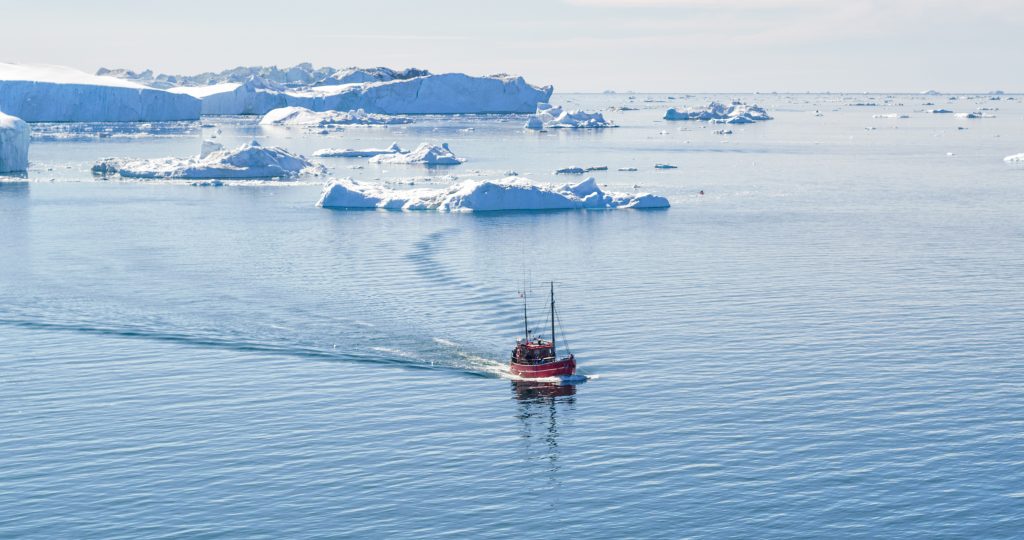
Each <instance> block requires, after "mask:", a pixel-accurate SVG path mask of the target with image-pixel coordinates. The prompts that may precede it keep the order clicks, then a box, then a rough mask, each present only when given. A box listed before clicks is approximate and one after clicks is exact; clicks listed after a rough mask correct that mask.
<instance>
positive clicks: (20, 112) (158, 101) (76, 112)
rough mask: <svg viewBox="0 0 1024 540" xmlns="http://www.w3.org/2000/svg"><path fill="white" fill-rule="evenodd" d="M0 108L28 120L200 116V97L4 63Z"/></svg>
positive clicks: (54, 68) (63, 70)
mask: <svg viewBox="0 0 1024 540" xmlns="http://www.w3.org/2000/svg"><path fill="white" fill-rule="evenodd" d="M0 110H2V111H4V112H5V113H7V114H11V115H14V116H16V117H18V118H21V119H22V120H24V121H26V122H149V121H170V120H197V119H199V114H200V110H201V104H200V101H199V100H198V99H196V98H194V97H192V96H188V95H183V94H175V93H171V92H165V91H163V90H157V89H154V88H149V87H146V86H143V85H141V84H138V83H134V82H131V81H126V80H123V79H118V78H115V77H100V76H96V75H89V74H87V73H84V72H81V71H78V70H75V69H71V68H68V67H62V66H50V65H31V64H6V63H0Z"/></svg>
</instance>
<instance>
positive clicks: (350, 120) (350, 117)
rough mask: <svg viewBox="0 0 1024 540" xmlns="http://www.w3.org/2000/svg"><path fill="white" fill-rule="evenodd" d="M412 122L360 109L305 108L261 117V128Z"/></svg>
mask: <svg viewBox="0 0 1024 540" xmlns="http://www.w3.org/2000/svg"><path fill="white" fill-rule="evenodd" d="M410 122H412V120H410V119H408V118H404V117H401V116H387V115H383V114H370V113H367V112H366V111H364V110H362V109H357V110H354V111H348V112H341V111H324V112H316V111H311V110H309V109H307V108H305V107H282V108H280V109H274V110H272V111H270V112H268V113H267V114H265V115H263V118H262V119H261V120H260V125H261V126H306V127H329V126H338V125H366V126H379V125H388V124H408V123H410Z"/></svg>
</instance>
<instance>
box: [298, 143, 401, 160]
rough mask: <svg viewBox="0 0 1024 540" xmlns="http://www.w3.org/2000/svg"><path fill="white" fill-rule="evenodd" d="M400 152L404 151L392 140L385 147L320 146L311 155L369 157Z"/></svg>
mask: <svg viewBox="0 0 1024 540" xmlns="http://www.w3.org/2000/svg"><path fill="white" fill-rule="evenodd" d="M402 153H404V151H403V150H402V149H401V148H400V147H399V146H398V143H396V142H393V143H391V146H389V147H387V148H360V149H353V148H345V149H341V148H322V149H320V150H317V151H316V152H313V155H314V156H316V157H341V158H369V157H374V156H379V155H382V154H402Z"/></svg>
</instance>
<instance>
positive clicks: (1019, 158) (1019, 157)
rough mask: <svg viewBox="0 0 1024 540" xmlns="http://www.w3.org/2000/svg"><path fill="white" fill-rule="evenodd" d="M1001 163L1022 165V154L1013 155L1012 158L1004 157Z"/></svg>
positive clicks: (1023, 155)
mask: <svg viewBox="0 0 1024 540" xmlns="http://www.w3.org/2000/svg"><path fill="white" fill-rule="evenodd" d="M1003 161H1005V162H1007V163H1024V154H1014V155H1012V156H1006V157H1005V158H1003Z"/></svg>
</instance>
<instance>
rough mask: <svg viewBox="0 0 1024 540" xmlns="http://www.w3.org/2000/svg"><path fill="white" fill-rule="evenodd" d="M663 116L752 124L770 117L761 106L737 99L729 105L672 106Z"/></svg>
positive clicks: (666, 118) (673, 118)
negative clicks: (681, 107)
mask: <svg viewBox="0 0 1024 540" xmlns="http://www.w3.org/2000/svg"><path fill="white" fill-rule="evenodd" d="M664 118H665V120H703V121H705V122H714V123H724V124H753V123H754V122H761V121H764V120H771V119H772V117H771V116H768V112H767V111H765V110H764V109H763V108H761V107H758V106H757V105H747V104H746V103H742V102H739V101H734V102H732V103H731V104H729V105H725V104H723V103H719V102H717V101H712V102H711V103H709V104H707V105H705V106H704V107H697V108H688V109H683V110H678V109H675V108H672V109H669V110H668V111H666V112H665V116H664Z"/></svg>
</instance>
